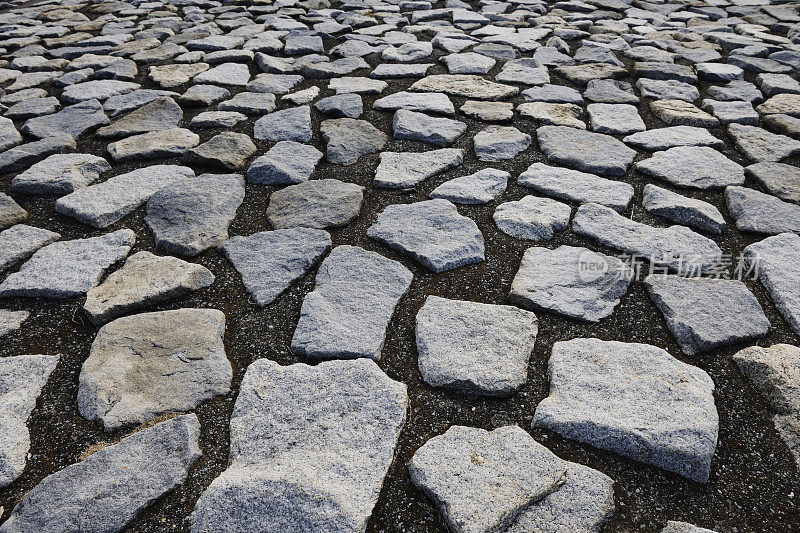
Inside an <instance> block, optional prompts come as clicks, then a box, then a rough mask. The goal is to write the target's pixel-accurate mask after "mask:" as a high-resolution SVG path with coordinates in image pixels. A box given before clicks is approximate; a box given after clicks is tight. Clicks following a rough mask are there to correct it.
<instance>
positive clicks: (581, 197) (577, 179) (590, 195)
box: [517, 163, 633, 211]
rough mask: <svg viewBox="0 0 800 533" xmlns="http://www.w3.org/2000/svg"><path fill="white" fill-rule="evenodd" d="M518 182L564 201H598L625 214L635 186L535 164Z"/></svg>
mask: <svg viewBox="0 0 800 533" xmlns="http://www.w3.org/2000/svg"><path fill="white" fill-rule="evenodd" d="M517 183H519V184H520V185H522V186H523V187H529V188H531V189H534V190H536V191H538V192H541V193H543V194H546V195H548V196H553V197H555V198H558V199H561V200H568V201H571V202H577V203H581V204H583V203H586V202H595V203H598V204H602V205H606V206H608V207H610V208H612V209H614V210H616V211H625V210H626V209H627V208H628V204H630V202H631V200H632V199H633V186H631V185H630V184H628V183H623V182H620V181H616V180H610V179H607V178H602V177H600V176H598V175H596V174H590V173H588V172H581V171H579V170H572V169H569V168H561V167H551V166H548V165H545V164H544V163H534V164H532V165H531V166H529V167H528V169H527V170H526V171H525V172H523V173H522V174H520V175H519V177H518V178H517Z"/></svg>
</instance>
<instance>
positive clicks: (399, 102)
mask: <svg viewBox="0 0 800 533" xmlns="http://www.w3.org/2000/svg"><path fill="white" fill-rule="evenodd" d="M372 108H373V109H377V110H379V111H397V110H398V109H405V110H407V111H419V112H423V113H436V114H441V115H455V108H454V107H453V102H451V101H450V98H448V96H447V95H446V94H442V93H410V92H406V91H401V92H398V93H394V94H390V95H388V96H384V97H383V98H378V99H377V100H375V102H374V103H373V104H372Z"/></svg>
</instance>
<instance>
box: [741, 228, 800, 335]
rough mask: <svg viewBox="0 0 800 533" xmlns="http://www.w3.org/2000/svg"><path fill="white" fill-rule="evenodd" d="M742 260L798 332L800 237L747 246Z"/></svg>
mask: <svg viewBox="0 0 800 533" xmlns="http://www.w3.org/2000/svg"><path fill="white" fill-rule="evenodd" d="M744 257H745V260H746V262H747V264H748V266H749V267H750V268H753V269H755V274H756V276H758V279H759V281H761V283H762V284H763V285H764V287H765V288H766V289H767V292H769V295H770V298H772V301H773V302H774V303H775V307H777V308H778V311H780V312H781V314H782V315H783V317H784V319H786V322H788V323H789V326H790V327H791V328H792V329H793V330H794V331H795V333H800V268H798V265H800V236H798V235H796V234H794V233H781V234H780V235H776V236H774V237H768V238H766V239H764V240H763V241H760V242H757V243H754V244H751V245H749V246H747V247H746V248H745V249H744Z"/></svg>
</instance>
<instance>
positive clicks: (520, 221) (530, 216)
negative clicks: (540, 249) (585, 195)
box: [492, 195, 572, 241]
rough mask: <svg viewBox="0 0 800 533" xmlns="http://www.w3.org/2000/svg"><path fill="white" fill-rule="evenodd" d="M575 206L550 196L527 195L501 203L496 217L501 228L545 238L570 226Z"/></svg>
mask: <svg viewBox="0 0 800 533" xmlns="http://www.w3.org/2000/svg"><path fill="white" fill-rule="evenodd" d="M571 214H572V209H571V208H570V207H569V206H568V205H566V204H562V203H561V202H557V201H555V200H551V199H550V198H538V197H536V196H530V195H529V196H525V197H524V198H522V199H521V200H517V201H513V202H506V203H503V204H500V205H498V206H497V209H495V212H494V216H493V217H492V218H493V219H494V222H495V224H497V228H498V229H499V230H500V231H502V232H503V233H505V234H506V235H510V236H512V237H515V238H517V239H528V240H532V241H545V240H550V239H552V238H553V236H554V235H555V233H556V232H559V231H564V230H565V229H567V226H569V217H570V215H571Z"/></svg>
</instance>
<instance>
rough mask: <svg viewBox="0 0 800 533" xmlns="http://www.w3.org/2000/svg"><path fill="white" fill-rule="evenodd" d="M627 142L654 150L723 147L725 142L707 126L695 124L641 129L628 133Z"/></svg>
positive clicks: (625, 139)
mask: <svg viewBox="0 0 800 533" xmlns="http://www.w3.org/2000/svg"><path fill="white" fill-rule="evenodd" d="M622 140H623V141H625V142H626V143H627V144H630V145H632V146H635V147H637V148H644V149H645V150H650V151H651V152H654V151H656V150H667V149H669V148H674V147H676V146H711V147H712V148H722V147H723V146H724V145H725V144H724V143H723V142H722V141H721V140H720V139H717V138H716V137H714V136H713V135H711V133H709V131H708V130H707V129H705V128H696V127H694V126H670V127H667V128H656V129H653V130H647V131H640V132H638V133H634V134H632V135H628V136H627V137H625V138H624V139H622Z"/></svg>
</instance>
